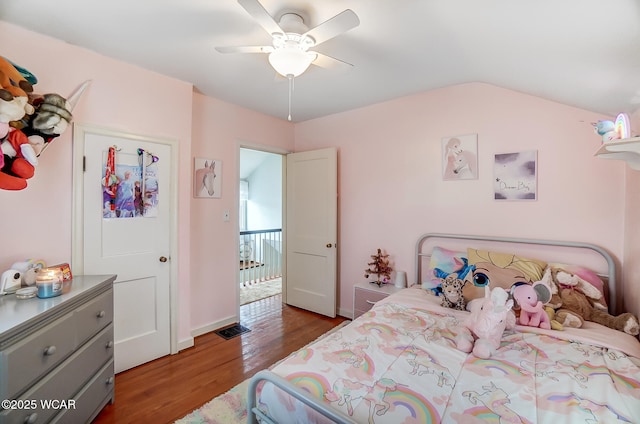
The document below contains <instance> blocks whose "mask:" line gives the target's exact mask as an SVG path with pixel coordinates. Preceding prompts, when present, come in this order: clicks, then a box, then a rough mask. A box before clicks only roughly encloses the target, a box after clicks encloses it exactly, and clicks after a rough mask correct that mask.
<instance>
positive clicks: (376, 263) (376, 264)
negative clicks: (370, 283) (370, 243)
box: [364, 249, 391, 286]
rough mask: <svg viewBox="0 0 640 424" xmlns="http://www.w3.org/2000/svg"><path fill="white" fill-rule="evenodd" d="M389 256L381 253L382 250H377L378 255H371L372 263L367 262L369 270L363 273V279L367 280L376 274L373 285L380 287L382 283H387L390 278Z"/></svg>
mask: <svg viewBox="0 0 640 424" xmlns="http://www.w3.org/2000/svg"><path fill="white" fill-rule="evenodd" d="M388 257H389V255H385V254H383V253H382V249H378V253H377V254H375V255H371V259H373V261H372V262H369V263H368V264H367V265H369V268H367V269H366V270H365V271H364V278H369V275H371V274H376V275H377V276H378V279H377V281H375V283H376V284H377V285H378V286H381V285H382V284H383V283H386V282H387V281H389V278H390V276H391V267H390V266H389V259H388Z"/></svg>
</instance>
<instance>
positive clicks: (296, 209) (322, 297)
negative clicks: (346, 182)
mask: <svg viewBox="0 0 640 424" xmlns="http://www.w3.org/2000/svg"><path fill="white" fill-rule="evenodd" d="M337 169H338V168H337V151H336V149H335V148H328V149H321V150H314V151H309V152H300V153H291V154H289V155H287V215H286V222H287V225H286V232H287V235H286V241H287V259H286V262H287V272H286V291H287V297H286V301H287V303H288V304H290V305H293V306H297V307H300V308H303V309H307V310H309V311H313V312H317V313H319V314H323V315H327V316H330V317H335V316H336V258H337V234H338V231H337V226H338V225H337V221H338V219H337V212H338V206H337V205H338V197H337V196H338V193H337V190H338V177H337Z"/></svg>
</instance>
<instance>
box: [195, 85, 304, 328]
mask: <svg viewBox="0 0 640 424" xmlns="http://www.w3.org/2000/svg"><path fill="white" fill-rule="evenodd" d="M248 123H250V124H248ZM241 144H242V145H252V146H262V148H263V150H265V149H277V150H278V151H283V152H284V151H293V125H292V124H291V123H289V122H287V121H283V120H280V119H276V118H271V117H267V116H265V115H262V114H260V113H257V112H253V111H250V110H248V109H243V108H240V107H238V106H234V105H231V104H228V103H224V102H222V101H219V100H216V99H213V98H210V97H205V96H202V95H199V94H196V95H194V106H193V141H192V151H191V153H192V155H193V156H194V157H202V158H210V159H220V160H222V169H223V172H222V184H223V186H222V197H221V198H220V199H193V200H192V206H191V326H192V327H191V328H192V329H193V330H194V331H196V333H200V332H202V331H206V330H207V329H208V330H213V329H216V328H219V327H220V326H221V324H222V325H224V323H225V322H226V321H230V322H237V318H238V302H237V300H236V294H237V289H238V284H237V283H236V281H237V275H236V272H237V259H238V257H237V243H238V240H237V239H238V235H237V234H238V233H237V231H238V212H237V210H238V206H237V205H238V185H239V181H238V175H239V170H238V164H239V146H240V145H241ZM256 148H257V147H256ZM192 166H193V165H192ZM225 210H229V211H230V213H231V220H230V221H229V222H225V221H224V220H223V213H224V211H225Z"/></svg>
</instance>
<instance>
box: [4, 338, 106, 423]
mask: <svg viewBox="0 0 640 424" xmlns="http://www.w3.org/2000/svg"><path fill="white" fill-rule="evenodd" d="M112 353H113V325H109V326H108V327H107V328H105V329H104V330H103V331H101V332H100V334H98V335H96V336H95V337H94V338H93V339H91V341H90V342H89V343H87V344H85V345H84V346H83V347H82V348H81V349H79V350H78V351H76V352H74V353H73V355H71V356H70V357H69V358H68V359H67V360H65V361H64V362H63V363H62V364H61V365H60V366H59V367H57V368H56V369H54V370H53V371H52V372H51V373H49V374H48V375H46V376H45V377H44V378H43V379H42V380H40V381H38V383H37V384H35V385H34V386H33V387H32V388H31V389H30V390H29V391H27V392H26V393H24V394H23V395H22V396H20V399H23V400H25V401H26V400H28V401H33V400H36V401H37V402H36V408H35V409H33V408H30V409H29V410H21V409H18V410H10V411H3V412H2V413H1V414H0V423H1V424H14V423H15V424H18V423H24V422H33V423H44V422H48V421H49V420H50V419H51V417H53V416H54V415H55V414H56V413H58V412H59V411H58V410H56V409H54V408H51V407H49V408H46V407H45V408H42V406H43V405H42V403H41V401H43V402H47V401H51V400H56V401H61V400H64V401H66V400H68V399H72V398H74V397H75V396H74V395H77V393H76V392H77V391H78V388H79V387H82V386H83V385H85V384H86V383H87V382H88V381H89V380H90V379H91V378H92V377H93V376H94V375H95V374H96V373H97V372H98V371H99V370H100V368H101V367H103V366H104V364H105V363H106V362H108V361H109V360H110V359H111V356H112ZM76 407H78V405H77V402H76ZM34 414H35V415H34ZM30 418H31V421H29V419H30Z"/></svg>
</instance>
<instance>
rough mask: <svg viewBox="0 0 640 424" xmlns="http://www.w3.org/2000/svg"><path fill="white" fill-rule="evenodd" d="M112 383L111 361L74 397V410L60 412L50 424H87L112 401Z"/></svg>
mask: <svg viewBox="0 0 640 424" xmlns="http://www.w3.org/2000/svg"><path fill="white" fill-rule="evenodd" d="M114 381H115V380H114V376H113V360H111V361H109V362H108V363H107V364H106V365H105V366H104V367H103V368H102V369H101V370H100V372H99V373H98V374H97V375H96V376H95V377H94V378H93V379H91V381H89V383H87V385H86V386H84V387H83V388H82V390H80V392H79V393H78V394H77V395H76V396H75V397H74V400H75V405H74V406H75V408H69V409H65V410H63V411H61V412H60V413H59V414H58V415H56V416H55V417H54V419H53V421H51V423H52V424H53V423H60V424H67V423H89V422H90V421H91V420H92V419H93V418H95V417H96V415H97V414H98V412H100V410H101V409H102V408H103V407H104V405H106V404H107V402H108V401H109V400H113V385H114Z"/></svg>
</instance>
